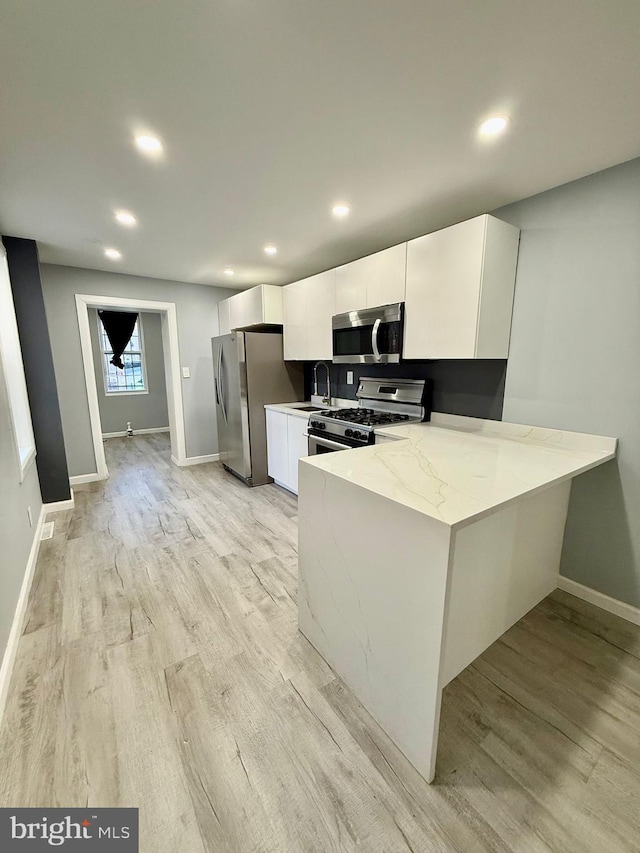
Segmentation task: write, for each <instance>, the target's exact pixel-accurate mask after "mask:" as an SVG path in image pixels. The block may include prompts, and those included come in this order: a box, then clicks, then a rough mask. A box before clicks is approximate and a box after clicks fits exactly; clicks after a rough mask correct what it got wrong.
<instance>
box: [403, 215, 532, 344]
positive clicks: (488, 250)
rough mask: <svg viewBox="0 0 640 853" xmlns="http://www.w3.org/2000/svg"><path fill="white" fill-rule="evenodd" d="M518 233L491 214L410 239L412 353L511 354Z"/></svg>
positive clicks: (408, 332) (407, 337) (408, 335)
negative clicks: (510, 339)
mask: <svg viewBox="0 0 640 853" xmlns="http://www.w3.org/2000/svg"><path fill="white" fill-rule="evenodd" d="M519 236H520V232H519V230H518V229H517V228H515V227H514V226H513V225H509V224H508V223H506V222H502V221H501V220H499V219H496V218H495V217H493V216H489V215H488V214H485V215H483V216H478V217H476V218H475V219H470V220H468V221H467V222H461V223H459V224H458V225H453V226H451V227H450V228H444V229H442V230H441V231H436V232H435V233H433V234H427V235H426V236H424V237H418V238H417V239H416V240H411V241H409V243H408V244H407V272H406V293H405V309H406V313H405V334H404V348H403V355H404V357H405V358H416V359H425V358H428V359H439V358H507V356H508V353H509V335H510V332H511V311H512V306H513V291H514V287H515V274H516V263H517V259H518V242H519Z"/></svg>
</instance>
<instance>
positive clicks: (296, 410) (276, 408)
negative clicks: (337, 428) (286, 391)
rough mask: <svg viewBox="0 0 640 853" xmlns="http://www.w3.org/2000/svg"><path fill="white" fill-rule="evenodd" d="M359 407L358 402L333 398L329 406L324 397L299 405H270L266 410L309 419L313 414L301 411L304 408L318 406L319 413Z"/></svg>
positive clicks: (313, 398)
mask: <svg viewBox="0 0 640 853" xmlns="http://www.w3.org/2000/svg"><path fill="white" fill-rule="evenodd" d="M357 405H358V401H357V400H341V399H336V398H332V404H331V405H330V406H327V405H326V404H325V403H323V402H322V397H318V398H316V397H312V398H311V400H310V401H306V402H298V403H268V404H267V405H266V406H265V409H270V410H271V411H272V412H284V414H286V415H295V416H296V417H297V418H309V415H312V414H313V412H303V411H300V408H301V407H302V406H317V407H318V408H317V411H318V412H319V411H320V410H321V409H325V410H326V409H344V408H354V407H355V406H357Z"/></svg>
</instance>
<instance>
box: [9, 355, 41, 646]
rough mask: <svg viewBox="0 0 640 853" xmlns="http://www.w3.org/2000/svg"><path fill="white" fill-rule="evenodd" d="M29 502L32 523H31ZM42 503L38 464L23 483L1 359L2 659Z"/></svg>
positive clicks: (30, 470) (31, 468)
mask: <svg viewBox="0 0 640 853" xmlns="http://www.w3.org/2000/svg"><path fill="white" fill-rule="evenodd" d="M29 506H30V507H31V512H32V517H33V525H34V526H33V527H30V526H29V517H28V515H27V507H29ZM41 507H42V500H41V498H40V485H39V483H38V469H37V467H36V466H35V465H32V466H31V467H30V468H29V470H28V471H27V474H26V477H25V479H24V482H23V483H22V484H20V466H19V465H18V457H17V453H16V447H15V444H14V440H13V431H12V426H11V415H10V413H9V401H8V398H7V390H6V386H5V382H4V374H3V373H2V364H1V363H0V542H2V548H1V549H0V660H2V657H3V655H4V651H5V648H6V645H7V640H8V638H9V631H10V630H11V623H12V622H13V616H14V614H15V610H16V605H17V603H18V596H19V595H20V587H21V586H22V580H23V578H24V572H25V569H26V567H27V560H28V558H29V551H30V550H31V545H32V543H33V535H34V533H35V526H36V524H37V521H38V517H39V515H40V508H41Z"/></svg>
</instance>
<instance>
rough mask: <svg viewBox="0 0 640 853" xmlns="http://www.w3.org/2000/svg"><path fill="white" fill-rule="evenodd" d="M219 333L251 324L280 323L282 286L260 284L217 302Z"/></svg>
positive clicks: (267, 324) (268, 324)
mask: <svg viewBox="0 0 640 853" xmlns="http://www.w3.org/2000/svg"><path fill="white" fill-rule="evenodd" d="M218 318H219V322H220V334H221V335H226V334H228V333H229V332H230V331H231V330H232V329H248V328H251V327H252V326H281V325H282V288H281V287H277V286H276V285H272V284H260V285H258V286H257V287H251V288H250V289H249V290H242V291H240V293H236V294H235V295H234V296H230V297H229V299H225V300H224V301H223V302H219V303H218Z"/></svg>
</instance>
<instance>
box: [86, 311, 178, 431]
mask: <svg viewBox="0 0 640 853" xmlns="http://www.w3.org/2000/svg"><path fill="white" fill-rule="evenodd" d="M98 324H99V320H98V312H97V309H95V308H89V330H90V332H91V347H92V350H93V368H94V373H95V375H96V387H97V389H98V408H99V409H100V423H101V425H102V432H103V433H109V432H123V430H125V429H126V428H127V421H130V422H131V424H132V426H133V429H134V430H139V429H158V428H168V426H169V411H168V408H167V383H166V377H165V369H164V352H163V349H162V320H161V317H160V314H153V313H149V312H142V313H140V314H139V316H138V326H139V327H140V328H141V329H142V346H143V348H144V364H145V367H146V374H145V378H146V381H147V393H146V394H109V395H107V392H106V390H105V387H104V365H103V361H102V346H101V342H100V334H99V325H98Z"/></svg>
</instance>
